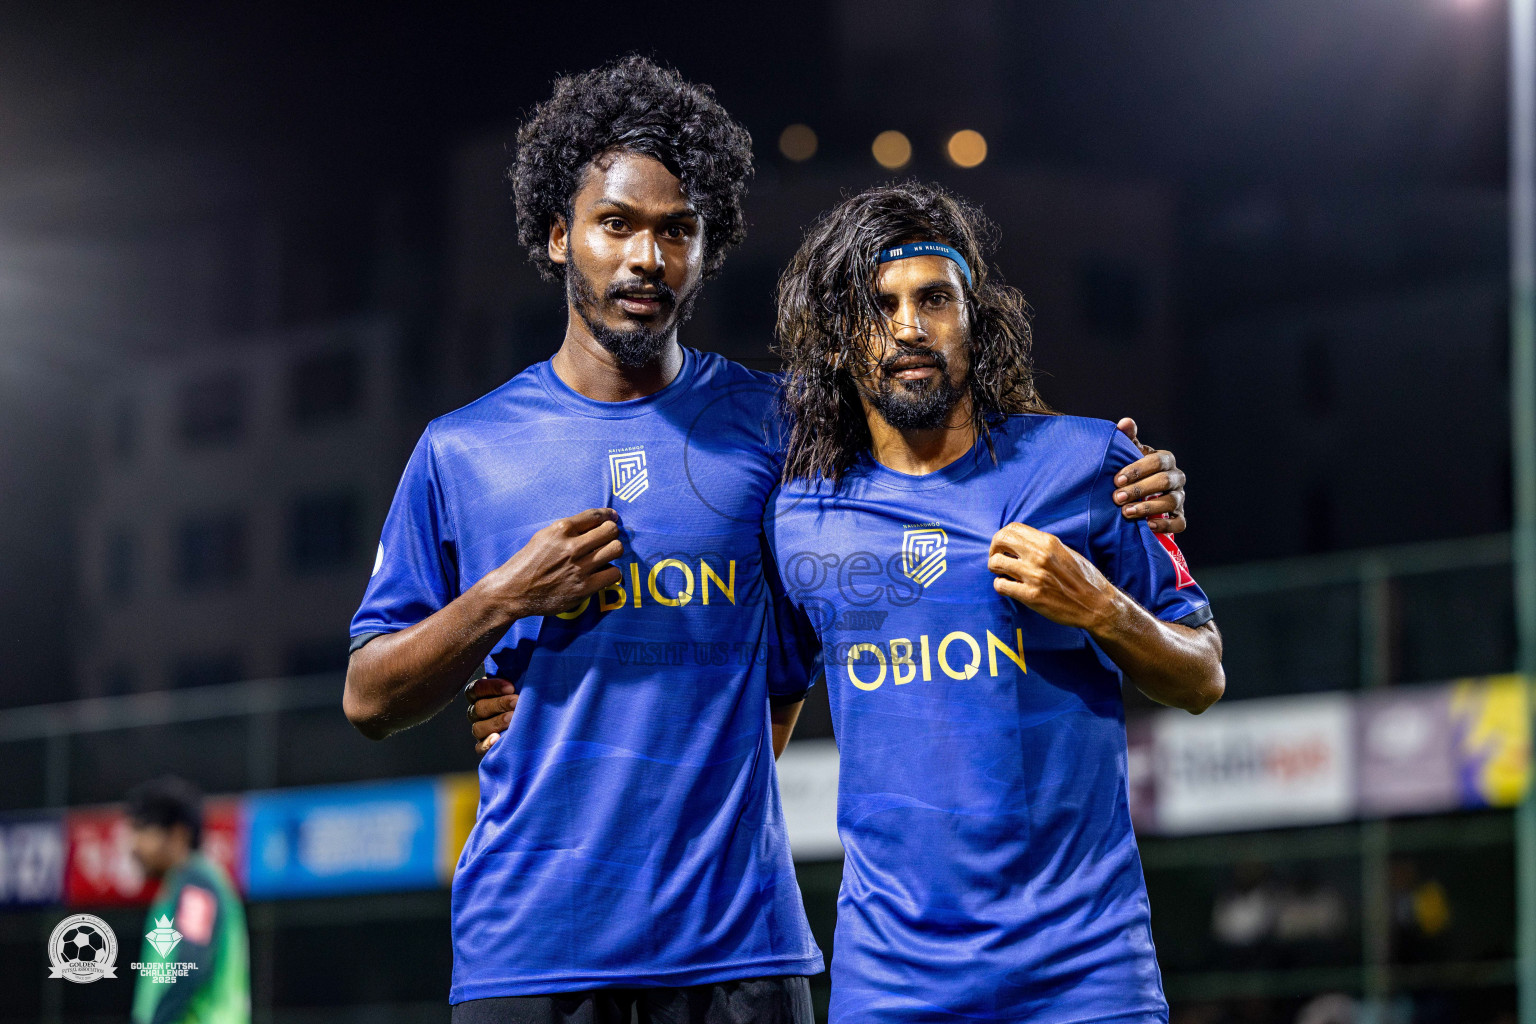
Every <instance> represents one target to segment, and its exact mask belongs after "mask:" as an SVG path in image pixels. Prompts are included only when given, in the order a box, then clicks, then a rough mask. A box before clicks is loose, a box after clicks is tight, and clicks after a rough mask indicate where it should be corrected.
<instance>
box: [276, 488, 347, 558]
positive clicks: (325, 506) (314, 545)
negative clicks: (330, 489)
mask: <svg viewBox="0 0 1536 1024" xmlns="http://www.w3.org/2000/svg"><path fill="white" fill-rule="evenodd" d="M357 523H358V501H357V497H356V495H353V494H350V493H345V492H342V493H335V494H311V495H306V496H304V497H301V498H298V499H296V500H295V501H294V502H293V505H292V506H291V507H290V509H289V513H288V557H289V563H290V564H291V565H292V566H293V569H294V571H295V572H297V573H299V574H301V575H303V574H308V573H313V572H325V571H327V570H330V569H340V568H344V567H346V566H348V565H351V564H352V560H353V556H354V555H355V554H356V550H357Z"/></svg>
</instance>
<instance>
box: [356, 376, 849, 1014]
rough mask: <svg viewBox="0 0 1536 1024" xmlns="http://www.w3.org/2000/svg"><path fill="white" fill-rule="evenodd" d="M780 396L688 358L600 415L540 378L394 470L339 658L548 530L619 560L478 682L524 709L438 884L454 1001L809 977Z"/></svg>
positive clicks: (441, 431)
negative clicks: (797, 810) (509, 687)
mask: <svg viewBox="0 0 1536 1024" xmlns="http://www.w3.org/2000/svg"><path fill="white" fill-rule="evenodd" d="M775 391H776V384H775V381H774V380H773V378H771V377H768V376H766V375H764V374H758V373H754V372H753V371H750V370H747V369H745V368H744V367H741V366H739V365H737V364H735V363H731V362H729V361H727V360H725V359H723V358H721V357H719V356H716V355H711V354H704V353H700V352H697V351H694V350H692V349H685V350H684V360H683V367H682V370H681V371H680V372H679V373H678V375H677V377H676V379H674V380H673V381H672V382H671V383H670V384H669V385H667V387H665V388H663V389H662V390H661V391H659V392H657V393H656V394H654V395H650V396H647V397H645V398H640V399H636V400H634V401H628V402H598V401H593V400H591V399H588V398H585V397H583V396H582V395H580V394H578V393H577V392H575V391H573V390H572V389H571V388H569V387H567V386H566V385H565V384H564V383H563V382H562V381H561V380H560V379H559V377H558V376H557V375H556V374H555V372H554V371H553V369H552V368H551V366H550V364H549V363H547V362H545V363H540V364H538V365H536V366H533V367H531V368H529V369H528V370H526V371H524V372H523V373H521V374H519V375H518V376H516V377H515V378H513V379H512V380H511V381H509V382H508V383H507V384H505V385H503V386H502V387H501V388H499V389H497V390H496V391H493V392H492V393H491V394H489V395H487V396H485V397H484V398H482V399H480V400H479V401H477V402H474V403H473V404H471V405H468V406H465V407H464V408H462V409H459V410H458V411H456V412H453V413H450V414H448V415H446V416H444V417H441V418H440V419H437V420H434V421H433V422H432V424H431V425H430V426H429V427H428V429H427V431H426V434H425V435H424V436H423V437H422V439H421V441H420V443H419V444H418V445H417V447H416V451H415V453H414V454H413V455H412V456H411V460H410V463H409V465H408V466H407V467H406V471H405V475H404V478H403V479H402V480H401V482H400V487H399V491H398V492H397V494H396V495H395V500H394V504H393V506H392V507H391V509H390V512H389V517H388V519H387V521H386V523H385V525H384V531H383V539H382V542H381V545H380V552H379V556H378V559H377V561H376V568H375V570H374V574H373V577H372V579H371V580H370V582H369V585H368V590H367V594H366V596H365V597H364V599H363V604H362V607H361V609H359V611H358V613H357V615H356V617H355V618H354V619H353V621H352V628H351V632H352V636H353V637H354V643H356V642H358V640H359V639H361V638H366V637H367V636H368V635H369V634H378V633H384V632H391V631H394V630H399V629H402V628H404V627H406V626H409V625H412V624H413V623H416V622H419V621H421V620H422V619H423V618H425V617H427V616H428V615H430V614H432V613H433V612H434V611H436V610H437V609H439V608H441V607H443V606H444V605H445V604H447V603H448V602H449V601H451V600H453V599H454V598H455V597H456V596H457V595H459V594H460V593H462V592H463V591H464V589H465V588H467V587H469V586H471V585H472V584H473V583H475V581H477V580H479V579H480V578H481V577H483V576H485V575H486V573H488V572H490V571H491V570H492V569H495V568H496V567H497V566H499V565H501V564H502V563H503V562H505V561H506V560H507V559H508V558H510V557H511V556H512V555H513V554H515V553H516V552H517V551H518V550H519V549H520V548H522V547H523V545H525V544H526V543H527V542H528V540H529V538H530V537H532V535H533V534H534V532H535V531H537V530H539V529H540V528H542V527H543V526H545V525H547V524H548V523H550V522H551V521H553V520H555V519H559V518H562V517H564V516H569V515H571V514H573V513H576V512H579V511H581V510H583V509H587V508H593V507H600V506H608V507H611V508H614V509H616V510H617V511H618V513H619V525H620V527H621V536H622V538H623V541H624V544H625V552H624V554H623V556H622V557H621V558H620V559H618V560H617V561H616V562H615V563H614V564H615V565H616V566H617V567H618V568H619V569H620V570H621V572H622V574H623V578H622V580H621V581H620V582H619V583H618V584H616V585H614V586H611V587H607V588H605V589H604V590H602V591H600V592H599V593H597V594H595V595H593V596H592V597H591V598H589V599H588V600H586V601H583V602H581V603H580V604H579V605H577V606H576V607H574V608H571V609H568V610H567V611H565V612H562V613H560V614H558V615H551V616H547V617H534V618H527V619H522V620H519V621H518V622H517V623H515V624H514V625H513V626H512V628H511V629H510V630H509V631H508V632H507V634H506V636H505V637H504V638H503V639H502V640H501V642H499V643H498V644H497V645H496V647H495V649H494V650H492V652H491V654H490V656H489V658H488V659H487V665H486V668H487V670H488V671H489V672H490V673H492V674H493V675H498V676H502V677H504V678H507V679H511V680H513V681H514V682H516V684H517V686H518V692H519V695H520V696H519V701H518V706H517V713H516V714H515V715H513V717H512V723H511V726H510V727H509V728H508V730H507V732H506V733H505V735H503V736H502V738H501V740H500V741H498V742H497V743H496V745H495V746H493V747H492V748H491V750H490V751H489V753H487V754H486V755H485V757H484V759H483V760H482V761H481V763H480V794H481V795H480V807H479V815H478V819H477V821H476V823H475V827H474V830H473V832H472V833H471V834H470V836H469V840H468V843H467V844H466V846H465V848H464V851H463V854H462V856H461V857H460V859H459V863H458V869H457V873H456V874H455V876H454V881H453V947H454V963H453V987H452V991H451V995H450V999H451V1001H452V1002H455V1003H457V1002H462V1001H464V1000H468V999H480V998H487V997H493V996H511V995H527V994H536V993H550V992H563V991H574V990H580V989H589V988H598V987H611V986H654V985H694V984H704V983H709V982H716V981H725V980H731V979H737V978H748V977H759V976H767V975H785V974H802V975H803V974H815V973H817V972H819V971H820V970H822V968H823V961H822V958H821V953H820V951H819V950H817V948H816V945H815V943H814V941H813V940H812V938H811V934H810V929H809V926H808V924H807V922H806V919H805V911H804V907H803V904H802V902H801V897H800V892H799V888H798V886H797V885H796V882H795V873H794V866H793V864H792V862H791V859H790V851H789V843H788V838H787V835H786V832H785V828H784V820H783V812H782V809H781V807H780V804H779V795H778V785H777V776H776V774H775V769H774V761H773V750H772V746H771V741H770V730H769V720H768V703H769V697H770V693H775V694H789V695H793V694H794V693H797V692H803V691H804V690H805V688H806V686H807V685H808V682H807V678H806V676H805V673H804V672H803V671H801V670H800V669H799V666H800V665H801V664H802V662H803V659H802V658H801V657H799V656H798V655H795V654H794V652H793V651H792V650H789V649H787V648H783V647H780V645H779V641H778V639H777V637H778V634H779V632H780V626H781V625H782V621H781V619H782V617H780V616H776V615H775V614H773V612H772V609H771V586H772V567H771V565H770V564H768V562H767V559H766V557H765V552H766V547H765V544H764V541H763V534H762V516H763V510H764V506H765V503H766V501H767V499H768V496H769V494H770V493H771V491H772V490H773V488H774V486H775V483H776V479H777V473H778V468H779V461H778V455H777V451H776V446H777V440H778V436H777V434H776V427H775V423H774V417H773V407H774V396H775ZM789 666H793V667H792V668H791V667H789ZM466 741H467V737H466Z"/></svg>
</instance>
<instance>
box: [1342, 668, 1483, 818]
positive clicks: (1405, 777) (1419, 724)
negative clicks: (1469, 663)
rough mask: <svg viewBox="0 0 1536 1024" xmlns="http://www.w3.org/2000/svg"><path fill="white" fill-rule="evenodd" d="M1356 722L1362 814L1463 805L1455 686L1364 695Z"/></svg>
mask: <svg viewBox="0 0 1536 1024" xmlns="http://www.w3.org/2000/svg"><path fill="white" fill-rule="evenodd" d="M1356 726H1357V729H1358V737H1357V739H1358V750H1359V761H1360V813H1361V814H1362V815H1365V816H1367V817H1382V816H1386V815H1392V814H1427V813H1433V812H1436V811H1448V810H1454V809H1455V808H1457V807H1460V806H1461V802H1462V800H1461V789H1460V785H1459V784H1458V781H1457V764H1458V756H1459V755H1458V749H1459V748H1458V739H1457V735H1456V729H1455V727H1454V726H1453V724H1452V722H1451V690H1450V687H1447V686H1423V687H1419V686H1415V687H1403V688H1401V689H1389V690H1380V691H1375V692H1371V693H1366V694H1362V695H1361V696H1360V698H1359V703H1358V705H1357V715H1356Z"/></svg>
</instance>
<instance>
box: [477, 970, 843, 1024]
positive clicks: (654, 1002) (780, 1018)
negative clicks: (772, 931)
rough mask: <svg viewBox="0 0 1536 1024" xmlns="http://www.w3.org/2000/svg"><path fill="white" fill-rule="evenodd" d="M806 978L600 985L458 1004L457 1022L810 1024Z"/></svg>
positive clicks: (811, 1015)
mask: <svg viewBox="0 0 1536 1024" xmlns="http://www.w3.org/2000/svg"><path fill="white" fill-rule="evenodd" d="M815 1019H816V1017H815V1014H814V1013H813V1012H812V1010H811V986H810V981H809V979H807V978H801V977H782V978H747V979H745V980H743V981H723V982H720V983H719V984H718V985H693V986H690V987H688V988H600V989H594V990H592V991H590V992H566V993H563V994H560V995H550V996H498V997H496V998H493V999H470V1000H467V1001H466V1002H462V1003H455V1004H454V1007H453V1024H812V1022H813V1021H814V1020H815Z"/></svg>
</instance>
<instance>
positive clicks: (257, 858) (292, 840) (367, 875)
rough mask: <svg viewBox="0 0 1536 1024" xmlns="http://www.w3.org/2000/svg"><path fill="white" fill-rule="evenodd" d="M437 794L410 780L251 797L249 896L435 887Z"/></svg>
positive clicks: (430, 784)
mask: <svg viewBox="0 0 1536 1024" xmlns="http://www.w3.org/2000/svg"><path fill="white" fill-rule="evenodd" d="M437 792H438V787H437V780H435V779H411V780H408V781H402V782H379V783H364V784H359V785H353V786H333V787H323V788H315V789H299V790H286V791H271V792H265V793H252V794H251V795H250V796H249V798H248V799H247V807H246V811H247V815H248V818H249V830H250V855H249V856H250V863H249V866H248V871H249V878H250V894H251V896H252V897H255V898H258V899H264V898H271V897H284V896H318V895H332V894H340V893H356V892H382V891H388V890H399V889H431V888H435V887H437V886H438V884H439V876H438V861H439V854H438V800H437Z"/></svg>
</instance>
